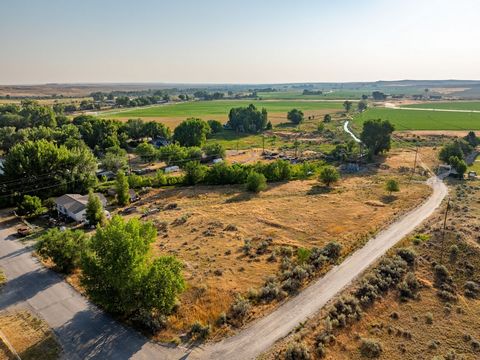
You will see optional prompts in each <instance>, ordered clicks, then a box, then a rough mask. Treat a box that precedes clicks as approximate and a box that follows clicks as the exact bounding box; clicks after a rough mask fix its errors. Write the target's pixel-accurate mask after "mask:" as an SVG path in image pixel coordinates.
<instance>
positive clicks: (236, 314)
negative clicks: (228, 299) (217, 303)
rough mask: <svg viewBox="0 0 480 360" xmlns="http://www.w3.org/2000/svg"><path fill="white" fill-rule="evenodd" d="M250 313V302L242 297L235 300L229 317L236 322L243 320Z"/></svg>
mask: <svg viewBox="0 0 480 360" xmlns="http://www.w3.org/2000/svg"><path fill="white" fill-rule="evenodd" d="M249 311H250V302H249V301H248V300H247V299H244V298H243V297H241V296H238V297H237V298H236V299H235V302H234V303H233V304H232V306H231V307H230V311H229V316H230V317H231V318H232V319H235V320H243V319H244V318H245V316H247V314H248V312H249Z"/></svg>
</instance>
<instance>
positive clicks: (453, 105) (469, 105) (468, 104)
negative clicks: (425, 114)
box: [402, 101, 480, 111]
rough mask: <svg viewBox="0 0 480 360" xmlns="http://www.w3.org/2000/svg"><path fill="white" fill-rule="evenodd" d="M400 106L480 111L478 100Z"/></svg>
mask: <svg viewBox="0 0 480 360" xmlns="http://www.w3.org/2000/svg"><path fill="white" fill-rule="evenodd" d="M402 107H406V108H414V109H439V110H474V111H480V101H449V102H434V103H423V104H413V105H405V106H402Z"/></svg>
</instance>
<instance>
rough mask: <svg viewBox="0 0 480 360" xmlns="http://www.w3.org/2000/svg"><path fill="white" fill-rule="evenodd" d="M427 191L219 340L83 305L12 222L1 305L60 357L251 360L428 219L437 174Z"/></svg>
mask: <svg viewBox="0 0 480 360" xmlns="http://www.w3.org/2000/svg"><path fill="white" fill-rule="evenodd" d="M427 183H428V184H429V185H430V186H431V187H432V189H433V192H432V195H431V196H430V197H429V198H428V200H427V201H425V202H424V203H423V204H422V205H421V206H419V207H418V208H416V209H414V210H412V211H410V212H409V213H407V214H406V215H404V216H403V217H401V218H400V219H399V220H397V221H396V222H395V223H393V224H392V225H391V226H389V227H388V228H387V229H385V230H383V231H381V232H380V233H379V234H378V235H377V236H375V237H374V238H372V239H371V240H369V241H368V243H367V244H366V245H365V246H364V247H363V248H361V249H360V250H358V251H356V252H355V253H353V254H352V255H351V256H350V257H348V258H347V259H345V261H343V262H342V263H341V264H340V265H338V266H336V267H334V268H333V269H331V270H330V271H329V272H328V273H327V274H326V275H325V276H323V277H322V278H320V279H318V280H317V281H315V282H314V283H313V284H311V285H310V286H309V287H307V288H306V289H305V290H304V291H302V292H301V293H300V294H299V295H297V296H296V297H294V298H292V299H291V300H289V301H287V302H285V303H284V304H283V305H281V306H280V307H278V308H277V309H276V310H275V311H274V312H272V313H270V314H269V315H267V316H265V317H263V318H261V319H259V320H257V321H255V322H254V323H252V324H251V325H249V326H248V327H247V328H246V329H244V330H242V331H241V332H239V333H238V334H237V335H234V336H232V337H230V338H227V339H225V340H223V341H221V342H218V343H215V344H211V345H207V346H205V347H203V348H195V349H193V350H192V351H190V350H187V349H184V348H182V347H177V348H173V347H168V346H166V345H165V346H162V345H160V344H156V343H153V342H150V341H148V340H147V339H146V338H144V337H143V336H141V335H139V334H138V333H137V332H135V331H134V330H132V329H130V328H127V327H125V326H123V325H121V324H119V323H118V322H116V321H115V320H113V319H112V318H110V317H109V316H108V315H106V314H105V313H103V312H102V311H100V310H99V309H98V308H97V307H95V306H94V305H92V304H90V303H89V302H88V301H87V300H86V299H85V298H84V297H82V296H81V295H80V294H79V293H78V292H76V291H75V290H74V289H73V288H71V287H70V286H69V285H68V284H67V283H65V282H64V281H63V280H62V278H61V277H59V276H58V275H57V274H55V273H54V272H52V271H50V270H47V269H45V268H43V267H42V265H41V264H40V263H39V262H38V261H37V260H36V259H35V258H33V257H32V256H31V251H32V249H31V248H29V247H27V246H25V245H24V244H22V243H21V242H19V241H18V240H15V238H14V237H13V236H12V234H13V232H14V228H13V226H12V224H9V223H8V222H6V221H3V222H2V223H1V224H0V267H1V268H3V270H4V272H5V274H6V276H7V278H8V283H7V285H6V286H4V288H3V289H2V290H1V293H0V310H4V309H11V308H19V307H21V308H27V309H30V310H32V311H34V312H35V313H36V314H38V315H39V316H41V317H42V318H43V319H45V320H46V321H47V323H48V324H49V325H50V326H51V327H52V328H53V330H54V332H55V334H56V335H57V337H58V339H59V341H60V343H61V344H62V346H63V349H64V357H65V358H66V359H69V360H70V359H73V360H76V359H115V360H117V359H130V358H133V359H229V360H235V359H238V360H240V359H241V360H244V359H253V358H255V357H256V356H258V355H259V354H261V353H262V352H264V351H266V350H268V349H269V348H270V347H271V346H272V345H273V344H274V343H275V342H276V341H277V340H279V339H281V338H282V337H284V336H286V335H287V334H288V333H289V332H290V331H291V330H292V329H294V328H295V327H296V326H297V325H298V324H299V323H301V322H303V321H305V320H306V319H308V318H309V317H311V316H313V315H314V314H315V313H316V312H317V311H318V310H320V309H321V308H322V307H323V306H324V305H325V304H326V303H327V302H328V301H329V300H331V299H332V298H333V297H334V296H335V295H337V294H338V293H339V292H340V291H341V290H342V289H343V288H345V287H346V286H347V285H349V284H350V283H351V282H352V281H353V280H354V279H355V278H356V277H357V276H359V275H360V274H361V273H362V272H363V271H364V270H365V269H367V268H368V267H369V266H370V265H372V264H373V263H374V262H375V261H376V260H377V259H378V258H380V257H381V256H382V255H383V254H385V252H386V251H387V250H388V249H390V248H391V247H392V246H394V245H395V244H396V243H397V242H398V241H400V240H401V239H402V238H404V237H405V236H406V235H408V234H409V233H410V232H411V231H413V230H414V229H415V227H416V226H418V225H419V224H421V223H422V222H423V221H424V220H425V219H426V218H428V217H429V216H430V215H431V214H432V213H433V212H434V211H435V209H436V208H437V207H438V206H439V205H440V203H441V202H442V200H443V199H444V197H445V196H446V195H447V191H448V190H447V187H446V186H445V184H444V183H443V182H442V180H441V179H440V178H438V177H432V178H430V179H429V180H428V182H427Z"/></svg>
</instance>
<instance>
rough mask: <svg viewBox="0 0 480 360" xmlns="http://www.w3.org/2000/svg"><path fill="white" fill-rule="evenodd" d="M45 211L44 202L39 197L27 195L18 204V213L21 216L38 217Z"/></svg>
mask: <svg viewBox="0 0 480 360" xmlns="http://www.w3.org/2000/svg"><path fill="white" fill-rule="evenodd" d="M43 211H44V208H43V206H42V200H40V198H39V197H37V196H30V195H25V196H24V197H23V199H22V201H21V202H20V204H18V209H17V212H18V214H19V215H26V216H37V215H40V214H41V213H42V212H43Z"/></svg>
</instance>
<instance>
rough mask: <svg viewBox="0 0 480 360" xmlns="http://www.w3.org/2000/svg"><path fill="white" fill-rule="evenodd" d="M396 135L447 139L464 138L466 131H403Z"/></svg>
mask: <svg viewBox="0 0 480 360" xmlns="http://www.w3.org/2000/svg"><path fill="white" fill-rule="evenodd" d="M396 134H398V135H400V136H402V135H407V136H408V135H418V136H440V135H443V136H448V137H464V136H466V135H467V134H468V131H467V130H465V131H464V130H405V131H398V132H396Z"/></svg>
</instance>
